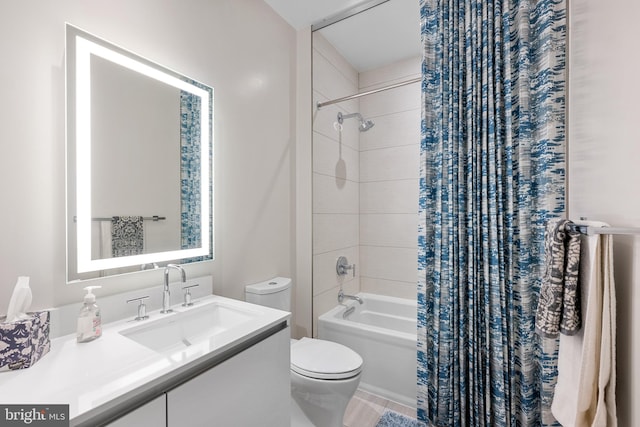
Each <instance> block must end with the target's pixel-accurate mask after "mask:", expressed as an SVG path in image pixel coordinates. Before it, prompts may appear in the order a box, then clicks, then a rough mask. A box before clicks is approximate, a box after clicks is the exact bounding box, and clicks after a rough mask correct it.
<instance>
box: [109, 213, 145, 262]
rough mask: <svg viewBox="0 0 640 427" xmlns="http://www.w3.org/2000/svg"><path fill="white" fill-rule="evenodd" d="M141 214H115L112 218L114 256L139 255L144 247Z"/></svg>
mask: <svg viewBox="0 0 640 427" xmlns="http://www.w3.org/2000/svg"><path fill="white" fill-rule="evenodd" d="M142 224H143V218H142V217H141V216H114V217H113V218H112V220H111V249H112V252H113V256H114V257H119V256H129V255H139V254H141V253H142V251H143V249H144V229H143V226H142Z"/></svg>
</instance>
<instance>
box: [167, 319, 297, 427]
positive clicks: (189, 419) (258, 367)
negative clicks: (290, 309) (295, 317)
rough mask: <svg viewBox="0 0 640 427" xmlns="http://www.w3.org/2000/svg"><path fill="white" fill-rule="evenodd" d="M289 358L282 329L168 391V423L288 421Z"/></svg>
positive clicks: (179, 426)
mask: <svg viewBox="0 0 640 427" xmlns="http://www.w3.org/2000/svg"><path fill="white" fill-rule="evenodd" d="M289 363H290V331H289V328H285V329H283V330H281V331H280V332H278V333H276V334H274V335H272V336H270V337H269V338H267V339H265V340H263V341H260V342H259V343H257V344H255V345H253V346H252V347H249V348H248V349H246V350H244V351H242V352H241V353H239V354H237V355H235V356H234V357H232V358H230V359H227V360H226V361H224V362H222V363H220V364H219V365H216V366H215V367H214V368H212V369H210V370H208V371H206V372H204V373H202V374H200V375H199V376H197V377H195V378H193V379H191V380H189V381H188V382H186V383H184V384H182V385H180V386H178V387H176V388H174V389H173V390H170V391H169V392H167V426H168V427H186V426H188V427H197V426H203V427H204V426H207V427H210V426H214V425H215V426H234V427H255V426H261V427H282V426H288V425H289V424H290V415H289V413H290V379H289V366H290V365H289Z"/></svg>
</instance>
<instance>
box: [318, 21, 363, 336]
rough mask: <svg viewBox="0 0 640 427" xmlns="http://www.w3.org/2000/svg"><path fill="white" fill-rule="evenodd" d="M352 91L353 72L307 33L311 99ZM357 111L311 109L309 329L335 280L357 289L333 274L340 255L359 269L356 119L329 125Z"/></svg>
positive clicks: (327, 304) (354, 282) (333, 293)
mask: <svg viewBox="0 0 640 427" xmlns="http://www.w3.org/2000/svg"><path fill="white" fill-rule="evenodd" d="M357 92H358V72H357V71H356V70H355V69H354V68H353V67H352V66H351V65H350V64H349V63H348V62H347V61H346V60H345V59H344V58H343V57H342V56H341V55H340V53H339V52H338V51H337V50H336V49H335V48H334V47H333V46H332V45H331V44H330V43H329V42H327V40H326V39H325V38H324V37H323V36H322V35H321V34H320V33H318V32H315V33H314V34H313V102H314V105H315V104H316V103H317V102H318V101H320V102H322V101H327V100H330V99H335V98H340V97H343V96H348V95H353V94H354V93H357ZM358 109H359V102H358V100H352V101H347V102H342V103H339V104H333V105H330V106H327V107H323V108H322V109H320V110H318V109H314V118H313V318H314V325H313V331H314V336H316V335H317V334H316V331H317V325H316V319H317V317H318V316H319V315H321V314H322V313H324V312H326V311H328V310H329V309H330V308H332V307H334V306H335V305H336V304H337V303H338V302H337V297H338V290H339V289H340V284H341V283H342V284H343V286H344V291H345V293H348V294H353V293H357V292H358V291H359V277H358V275H356V277H355V278H354V277H352V276H351V275H347V276H343V277H338V276H337V274H336V259H337V258H338V257H339V256H341V255H344V256H346V257H347V258H348V260H349V263H351V264H356V272H358V271H359V266H360V262H359V258H358V241H359V236H358V234H359V225H358V222H359V215H358V209H359V188H358V180H359V175H360V172H359V159H358V146H359V135H358V134H359V132H358V121H357V120H354V119H349V120H345V121H344V123H343V126H342V131H339V130H336V128H334V123H335V122H336V121H337V114H338V112H342V113H343V114H349V113H354V112H357V111H358Z"/></svg>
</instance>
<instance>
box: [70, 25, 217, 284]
mask: <svg viewBox="0 0 640 427" xmlns="http://www.w3.org/2000/svg"><path fill="white" fill-rule="evenodd" d="M66 78H67V281H68V282H74V281H77V280H85V279H93V278H97V277H103V276H107V275H113V274H121V273H129V272H133V271H140V270H144V269H147V268H154V267H157V266H161V265H162V264H165V263H167V262H179V263H181V264H184V263H188V262H195V261H203V260H210V259H213V204H212V196H213V180H212V176H213V162H212V151H213V89H212V88H211V87H208V86H206V85H203V84H201V83H199V82H196V81H194V80H192V79H190V78H188V77H185V76H183V75H180V74H178V73H176V72H175V71H172V70H169V69H167V68H165V67H163V66H160V65H158V64H155V63H153V62H151V61H149V60H147V59H145V58H142V57H140V56H138V55H136V54H133V53H131V52H129V51H127V50H125V49H123V48H121V47H118V46H115V45H113V44H111V43H108V42H106V41H104V40H101V39H99V38H98V37H95V36H93V35H91V34H89V33H87V32H84V31H82V30H80V29H78V28H76V27H74V26H72V25H67V27H66Z"/></svg>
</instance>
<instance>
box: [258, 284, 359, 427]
mask: <svg viewBox="0 0 640 427" xmlns="http://www.w3.org/2000/svg"><path fill="white" fill-rule="evenodd" d="M245 299H246V301H247V302H250V303H253V304H258V305H263V306H267V307H271V308H277V309H279V310H285V311H291V279H289V278H286V277H276V278H274V279H271V280H267V281H265V282H261V283H256V284H253V285H247V286H246V287H245ZM362 364H363V361H362V357H360V355H359V354H358V353H356V352H355V351H353V350H351V349H350V348H348V347H346V346H344V345H342V344H338V343H335V342H332V341H325V340H319V339H312V338H302V339H300V340H291V371H290V372H291V401H292V402H291V405H292V407H291V426H292V427H302V426H315V427H342V426H343V423H342V419H343V417H344V413H345V410H346V409H347V405H348V404H349V401H350V400H351V398H352V397H353V394H354V393H355V392H356V389H357V388H358V384H359V383H360V375H361V372H362Z"/></svg>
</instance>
